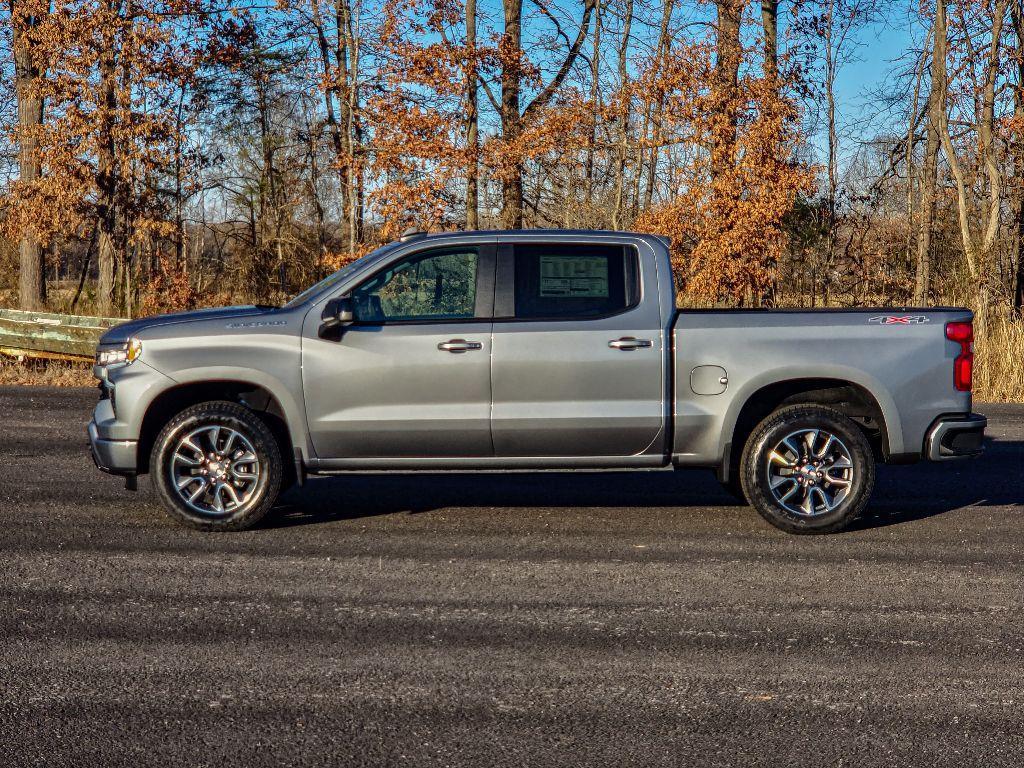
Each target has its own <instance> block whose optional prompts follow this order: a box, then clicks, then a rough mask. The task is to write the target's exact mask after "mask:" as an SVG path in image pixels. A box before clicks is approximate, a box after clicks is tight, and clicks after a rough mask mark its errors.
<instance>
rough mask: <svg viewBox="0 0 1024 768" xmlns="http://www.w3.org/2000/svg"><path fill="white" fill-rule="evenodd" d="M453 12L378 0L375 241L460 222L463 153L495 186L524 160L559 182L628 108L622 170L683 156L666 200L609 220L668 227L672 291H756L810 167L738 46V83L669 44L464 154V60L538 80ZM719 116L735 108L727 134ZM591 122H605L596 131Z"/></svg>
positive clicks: (453, 7)
mask: <svg viewBox="0 0 1024 768" xmlns="http://www.w3.org/2000/svg"><path fill="white" fill-rule="evenodd" d="M462 12H463V6H462V4H461V3H455V2H451V1H450V0H392V1H391V2H389V3H388V4H387V6H386V14H385V22H384V23H383V25H382V32H381V35H380V40H381V42H382V44H383V45H382V47H383V49H385V50H387V51H388V52H389V56H388V64H387V66H386V67H385V68H384V78H383V83H384V87H382V88H381V89H380V90H379V92H378V93H377V94H376V95H375V96H374V97H373V98H371V99H370V100H369V101H368V103H367V105H366V110H365V115H366V119H367V126H368V128H369V131H368V133H369V135H370V136H372V138H371V139H370V142H369V146H368V155H369V157H370V163H369V167H370V168H371V169H372V172H373V173H374V174H375V175H376V177H377V184H376V185H374V186H373V187H372V191H371V193H370V195H369V199H370V202H371V204H372V205H375V206H376V208H377V211H378V212H379V214H380V215H381V217H382V218H383V219H384V221H385V222H387V225H386V226H385V233H386V234H387V236H394V235H395V234H397V233H398V232H400V231H401V230H402V229H404V228H405V227H406V226H408V225H409V224H412V223H415V224H417V225H419V226H422V227H426V228H451V227H452V226H458V225H459V224H460V223H461V221H462V220H463V218H462V214H461V212H460V211H459V205H460V194H459V190H460V188H461V185H462V184H464V183H465V169H466V166H467V163H469V162H472V161H474V160H475V161H476V162H479V163H480V164H481V167H482V168H484V169H486V175H487V177H488V178H490V179H493V180H496V181H499V182H500V181H501V180H502V179H503V178H504V177H505V176H506V175H507V174H511V173H519V172H522V169H523V168H524V167H527V168H528V167H529V166H530V164H531V163H535V164H540V165H542V166H543V167H544V168H551V167H555V166H558V167H560V168H561V169H562V170H563V171H564V175H563V176H562V177H560V178H572V177H573V176H574V175H575V176H576V177H578V176H579V175H580V168H581V167H582V164H583V163H584V162H585V158H587V157H589V162H590V163H593V162H594V160H593V158H594V156H595V155H602V154H603V155H604V156H605V157H607V158H614V155H615V153H617V152H622V151H623V148H622V147H621V146H620V145H619V139H618V138H616V136H615V133H616V132H617V131H619V130H620V129H619V127H618V125H617V123H618V121H621V120H622V115H623V114H631V115H633V116H634V118H633V120H634V125H633V126H632V129H631V132H630V133H629V134H628V135H627V137H626V140H625V152H627V153H628V155H629V157H628V159H627V162H628V164H629V165H630V166H631V167H637V166H638V165H640V163H641V159H642V158H644V157H647V156H649V155H650V154H651V153H665V152H667V151H671V150H672V149H673V148H677V147H679V146H680V145H682V144H686V145H687V146H688V151H686V152H683V153H679V152H676V154H675V159H674V160H673V163H672V167H671V170H670V171H667V173H670V175H671V178H670V179H669V183H670V189H671V196H670V197H668V198H667V199H664V198H663V199H661V200H660V201H658V202H657V203H656V205H655V206H653V207H652V208H650V209H648V210H643V211H640V212H636V211H634V212H633V213H634V216H632V217H626V218H625V219H624V220H621V219H620V221H619V225H620V226H624V227H633V228H636V229H640V230H644V231H650V232H653V233H657V234H665V235H668V236H670V237H671V238H672V242H673V258H674V265H675V268H676V272H677V276H678V278H679V280H680V286H681V289H682V291H683V292H684V293H686V294H689V295H691V296H693V297H694V298H696V299H697V300H700V301H705V302H717V301H723V300H733V301H735V300H740V301H743V302H748V303H749V302H754V303H760V302H762V301H763V300H765V297H766V296H767V294H768V292H769V287H770V285H771V283H772V281H773V279H774V276H775V272H774V265H775V263H776V262H777V260H778V259H779V257H780V256H781V254H782V252H783V249H784V247H785V245H786V230H785V220H786V216H787V214H788V213H789V212H790V211H791V210H792V208H793V205H794V203H795V201H796V200H797V198H798V196H800V195H810V194H812V192H813V189H814V172H813V169H811V168H809V167H808V166H806V165H804V164H801V163H799V162H797V161H796V160H795V156H794V147H795V144H796V141H797V118H798V114H797V110H796V107H795V103H794V100H793V99H792V98H790V97H789V96H788V95H786V94H787V92H788V89H787V86H788V85H789V83H783V82H777V81H775V80H768V79H766V78H764V77H761V76H760V69H761V68H760V66H759V65H758V64H757V63H756V62H752V61H750V60H749V59H751V58H752V57H750V56H749V55H748V54H749V52H748V51H744V54H743V55H744V60H743V66H742V70H741V76H740V78H739V79H738V86H737V87H736V88H735V89H734V90H733V89H730V90H729V92H722V89H721V88H719V87H716V85H715V83H716V79H715V77H714V64H715V62H714V46H713V44H712V43H710V42H708V41H702V42H690V43H678V42H677V43H675V44H674V45H672V46H670V47H669V48H668V50H666V51H664V52H662V53H661V54H660V55H652V56H649V57H645V58H639V57H637V58H635V59H634V60H633V61H631V71H632V73H633V77H631V78H629V79H627V80H626V82H624V83H621V84H620V85H619V86H618V87H617V88H616V89H615V90H613V91H611V92H610V93H608V94H607V95H606V96H605V98H604V99H603V100H602V103H600V104H594V103H592V102H591V101H590V100H589V99H588V98H587V97H586V96H584V94H582V93H581V92H579V91H578V90H575V89H570V88H566V89H563V90H562V91H561V93H560V94H559V96H558V97H557V98H556V99H554V100H553V101H552V102H551V103H550V104H549V105H547V106H546V107H545V108H544V109H541V110H537V111H536V112H533V113H530V114H529V115H524V116H523V120H522V123H521V124H520V126H519V128H520V130H519V131H518V132H517V133H516V134H515V135H513V136H509V137H505V136H502V135H501V132H500V130H498V129H497V128H496V127H492V128H491V129H490V130H489V131H485V132H484V141H483V144H482V146H481V147H480V149H479V151H478V152H476V151H475V150H474V149H473V148H471V147H468V146H467V142H466V133H465V125H464V118H465V110H464V105H465V82H466V69H467V67H468V66H470V65H471V64H472V65H474V66H475V67H476V69H477V70H478V71H479V72H480V73H481V74H482V76H483V77H485V78H487V77H488V76H489V75H490V74H492V73H495V72H498V71H500V70H501V69H502V68H506V69H507V68H508V67H510V66H516V67H518V68H519V71H520V72H521V74H522V79H523V83H524V85H526V86H533V87H536V86H537V85H538V84H539V83H540V81H541V77H540V74H539V67H538V65H537V64H536V63H534V62H533V61H532V60H531V56H530V52H528V51H523V50H519V51H510V50H509V46H508V45H507V44H505V43H506V41H505V40H504V38H502V37H501V36H496V37H494V38H492V39H489V40H486V41H484V42H483V43H482V44H479V45H478V46H476V47H473V48H472V49H470V48H469V47H468V46H466V45H465V44H463V43H462V41H461V40H460V39H459V38H458V36H457V30H458V29H459V27H460V23H461V21H460V19H461V16H460V14H461V13H462ZM753 70H756V72H755V71H753ZM492 82H493V80H492ZM486 95H488V96H489V97H494V98H498V97H499V94H497V93H488V94H486ZM652 113H657V114H656V119H657V122H658V130H657V131H656V132H655V131H653V130H637V127H638V126H637V125H636V123H639V122H640V121H639V120H637V119H636V116H637V115H651V114H652ZM726 114H728V115H733V116H735V121H736V130H735V140H734V141H733V140H732V139H731V136H730V135H728V134H729V132H730V130H731V123H730V121H729V120H723V115H726ZM645 122H647V123H650V122H653V121H650V120H649V121H645ZM596 124H603V125H604V126H610V129H609V130H607V131H606V132H605V134H602V132H601V131H599V130H595V125H596ZM644 128H650V126H649V125H645V126H644ZM723 131H724V132H726V135H725V137H724V138H723V136H722V132H723ZM722 141H725V142H732V146H729V147H727V149H726V152H725V155H726V156H727V157H728V158H729V159H730V162H729V163H728V164H727V166H724V167H719V168H718V169H717V172H715V173H712V164H711V155H712V148H713V147H715V146H717V145H720V144H721V142H722ZM716 143H717V144H716ZM474 154H476V156H474ZM680 158H682V159H680ZM718 165H720V166H721V165H722V163H721V162H719V163H718Z"/></svg>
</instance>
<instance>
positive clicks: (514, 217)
mask: <svg viewBox="0 0 1024 768" xmlns="http://www.w3.org/2000/svg"><path fill="white" fill-rule="evenodd" d="M502 5H503V6H504V9H505V34H504V35H503V37H502V40H501V46H502V47H503V48H504V53H505V57H506V59H507V60H506V62H505V64H504V65H503V66H502V68H501V115H500V117H501V135H502V138H503V139H504V141H505V144H506V145H507V146H514V145H515V143H516V140H517V139H518V138H519V134H520V132H521V131H522V122H521V115H520V112H519V93H520V90H521V88H522V67H521V64H520V59H521V57H522V55H523V51H522V34H523V2H522V0H503V3H502ZM515 152H516V153H517V156H516V157H513V158H512V162H511V163H510V166H511V167H509V168H507V169H506V170H505V172H504V175H503V176H502V179H501V226H502V228H503V229H521V228H522V226H523V161H522V158H521V157H519V156H518V152H519V148H518V147H516V149H515Z"/></svg>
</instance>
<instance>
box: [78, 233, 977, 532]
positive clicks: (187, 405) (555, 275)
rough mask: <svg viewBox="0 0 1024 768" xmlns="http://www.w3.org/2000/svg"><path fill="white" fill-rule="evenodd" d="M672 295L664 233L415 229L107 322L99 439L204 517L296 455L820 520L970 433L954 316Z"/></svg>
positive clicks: (245, 517)
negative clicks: (708, 495) (326, 265)
mask: <svg viewBox="0 0 1024 768" xmlns="http://www.w3.org/2000/svg"><path fill="white" fill-rule="evenodd" d="M675 296H676V294H675V288H674V285H673V279H672V269H671V264H670V260H669V252H668V248H667V244H666V242H665V241H664V240H663V239H661V238H658V237H653V236H648V235H638V234H629V233H621V232H583V231H545V230H538V231H518V232H462V233H448V234H436V235H425V234H423V233H416V234H413V235H409V236H406V237H403V238H402V240H401V241H400V242H395V243H392V244H389V245H387V246H385V247H383V248H380V249H379V250H377V251H374V252H373V253H371V254H369V255H368V256H366V257H364V258H362V259H359V260H358V261H356V262H354V263H352V264H350V265H348V266H346V267H345V268H344V269H342V270H340V271H339V272H336V273H334V274H333V275H331V276H330V277H328V278H326V279H325V280H323V281H322V282H320V283H318V284H316V285H314V286H313V287H312V288H309V289H308V290H306V291H305V292H303V293H302V294H300V295H299V296H297V297H296V298H294V299H293V300H292V301H290V302H289V303H287V304H285V305H284V306H282V307H273V308H271V307H255V306H243V307H229V308H226V309H211V310H201V311H197V312H186V313H183V314H173V315H166V316H162V317H152V318H146V319H141V320H135V321H132V322H129V323H125V324H124V325H121V326H118V327H116V328H114V329H112V330H110V331H108V332H107V333H106V334H105V335H104V336H103V338H102V339H101V341H100V344H99V348H98V350H97V356H96V367H95V369H94V371H95V374H96V376H97V378H99V380H100V388H101V391H102V394H101V399H100V401H99V404H98V405H97V406H96V410H95V413H94V415H93V419H92V422H91V423H90V424H89V439H90V443H91V447H92V455H93V457H94V459H95V461H96V464H97V465H98V466H99V468H100V469H102V470H104V471H106V472H111V473H114V474H118V475H123V476H125V477H126V478H127V481H126V486H127V487H129V488H133V489H134V487H135V483H136V480H135V478H136V476H137V475H139V474H143V473H147V472H151V473H152V474H153V485H154V487H155V489H156V493H157V495H158V496H159V498H160V500H161V502H162V503H163V505H164V506H165V507H166V509H167V510H168V512H170V514H171V515H172V516H173V517H175V518H177V519H178V520H180V521H182V522H184V523H187V524H189V525H192V526H195V527H199V528H202V529H207V530H239V529H243V528H247V527H249V526H252V525H253V524H255V523H256V522H257V521H258V520H260V519H261V518H262V517H263V516H264V515H265V514H266V513H267V512H268V511H269V510H270V509H271V507H272V506H273V504H274V502H275V499H276V498H277V496H278V494H279V492H280V491H281V490H282V489H283V488H285V487H287V486H289V485H291V484H294V483H299V484H301V483H303V482H305V479H306V477H307V475H309V474H329V473H341V472H359V471H379V470H392V471H407V470H428V471H430V470H435V471H436V470H445V471H451V470H491V471H516V470H534V471H536V470H551V469H557V470H613V469H633V470H641V469H648V470H675V469H683V468H688V467H707V468H713V469H715V470H716V471H717V473H718V477H719V480H720V481H721V482H722V483H724V484H725V485H726V487H727V488H729V489H730V490H731V491H732V492H733V493H735V494H736V495H737V496H738V497H740V498H742V499H744V500H746V501H748V502H749V503H750V504H751V505H752V506H753V507H754V508H755V509H757V511H758V512H759V513H760V514H761V515H762V516H764V518H765V519H766V520H768V522H770V523H772V524H773V525H775V526H777V527H779V528H781V529H783V530H785V531H789V532H792V533H823V532H830V531H837V530H839V529H841V528H843V527H844V526H846V525H848V524H849V523H850V522H851V521H852V520H853V519H854V518H855V517H856V516H857V515H858V514H860V513H861V511H862V510H863V509H864V507H865V505H866V504H867V502H868V498H869V496H870V495H871V491H872V487H873V485H874V479H875V463H876V461H885V462H889V463H909V462H913V461H916V460H918V459H921V458H924V459H928V460H932V461H942V460H946V459H953V458H960V457H968V456H977V455H978V454H979V453H980V452H981V450H982V438H983V434H984V430H985V426H986V420H985V418H984V417H983V416H980V415H977V414H973V413H972V412H971V368H972V363H973V347H972V343H973V335H972V326H971V322H972V315H971V313H970V312H969V311H968V310H965V309H928V310H924V309H854V310H842V311H838V310H823V311H791V310H778V311H762V310H749V311H744V310H694V311H689V310H677V309H676V304H675Z"/></svg>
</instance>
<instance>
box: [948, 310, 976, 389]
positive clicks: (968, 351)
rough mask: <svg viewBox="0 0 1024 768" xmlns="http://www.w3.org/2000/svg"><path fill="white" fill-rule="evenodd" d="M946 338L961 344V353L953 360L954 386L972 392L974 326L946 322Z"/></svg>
mask: <svg viewBox="0 0 1024 768" xmlns="http://www.w3.org/2000/svg"><path fill="white" fill-rule="evenodd" d="M946 338H947V339H949V340H950V341H955V342H956V343H957V344H959V345H960V354H959V355H957V356H956V360H954V361H953V386H955V387H956V388H957V390H958V391H959V392H970V391H971V384H972V382H973V379H974V326H973V325H971V324H970V323H946Z"/></svg>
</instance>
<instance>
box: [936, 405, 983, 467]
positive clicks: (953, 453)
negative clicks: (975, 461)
mask: <svg viewBox="0 0 1024 768" xmlns="http://www.w3.org/2000/svg"><path fill="white" fill-rule="evenodd" d="M986 426H988V419H986V418H985V417H984V416H982V415H981V414H980V413H971V414H968V415H967V416H941V417H939V418H938V419H937V420H936V422H935V423H934V424H933V425H932V428H931V429H930V430H929V432H928V438H927V439H926V440H925V445H924V455H925V456H926V457H927V458H928V460H929V461H947V460H949V459H970V458H974V457H975V456H980V455H981V453H982V451H984V450H985V449H984V446H983V441H984V438H985V427H986Z"/></svg>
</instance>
